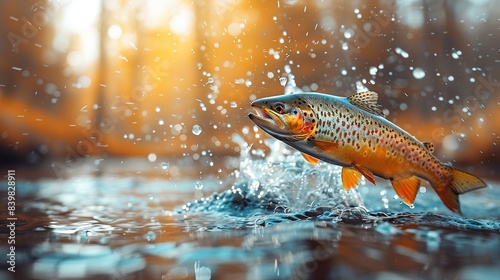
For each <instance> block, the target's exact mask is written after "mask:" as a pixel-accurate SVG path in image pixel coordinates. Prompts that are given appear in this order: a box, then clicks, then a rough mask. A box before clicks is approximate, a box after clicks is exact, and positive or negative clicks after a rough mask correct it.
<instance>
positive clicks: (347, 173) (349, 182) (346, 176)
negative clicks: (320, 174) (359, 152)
mask: <svg viewBox="0 0 500 280" xmlns="http://www.w3.org/2000/svg"><path fill="white" fill-rule="evenodd" d="M341 178H342V186H344V190H346V191H348V190H351V189H353V188H356V187H357V186H358V183H359V179H361V173H359V172H358V171H357V170H355V169H352V168H350V167H343V168H342V174H341Z"/></svg>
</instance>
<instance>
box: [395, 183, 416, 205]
mask: <svg viewBox="0 0 500 280" xmlns="http://www.w3.org/2000/svg"><path fill="white" fill-rule="evenodd" d="M419 186H420V180H419V179H418V178H417V177H415V176H411V177H408V178H404V179H397V180H392V187H393V188H394V190H395V191H396V193H397V194H398V196H399V197H400V198H401V200H402V201H403V202H404V203H405V204H406V205H412V204H413V201H415V197H416V196H417V192H418V187H419Z"/></svg>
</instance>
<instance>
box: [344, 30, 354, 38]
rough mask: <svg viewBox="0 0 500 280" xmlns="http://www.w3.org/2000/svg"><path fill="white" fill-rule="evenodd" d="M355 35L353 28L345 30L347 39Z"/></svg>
mask: <svg viewBox="0 0 500 280" xmlns="http://www.w3.org/2000/svg"><path fill="white" fill-rule="evenodd" d="M353 35H354V30H352V29H350V28H349V29H347V30H346V31H345V32H344V37H345V38H346V39H349V38H352V36H353Z"/></svg>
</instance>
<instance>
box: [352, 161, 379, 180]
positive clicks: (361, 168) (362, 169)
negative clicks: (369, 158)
mask: <svg viewBox="0 0 500 280" xmlns="http://www.w3.org/2000/svg"><path fill="white" fill-rule="evenodd" d="M352 165H353V166H354V168H355V169H356V170H358V171H359V173H361V174H363V176H364V177H365V178H366V180H368V182H370V183H372V184H373V185H376V184H375V178H374V177H373V173H372V172H371V171H370V170H368V168H366V167H364V166H361V165H357V164H355V163H353V164H352Z"/></svg>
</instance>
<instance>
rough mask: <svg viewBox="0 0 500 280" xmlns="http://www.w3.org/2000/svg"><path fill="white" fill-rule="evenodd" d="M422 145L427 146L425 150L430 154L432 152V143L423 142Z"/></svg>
mask: <svg viewBox="0 0 500 280" xmlns="http://www.w3.org/2000/svg"><path fill="white" fill-rule="evenodd" d="M422 144H424V146H425V147H426V148H427V150H428V151H429V152H430V153H431V154H432V153H434V144H432V143H429V142H423V143H422Z"/></svg>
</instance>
